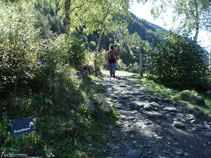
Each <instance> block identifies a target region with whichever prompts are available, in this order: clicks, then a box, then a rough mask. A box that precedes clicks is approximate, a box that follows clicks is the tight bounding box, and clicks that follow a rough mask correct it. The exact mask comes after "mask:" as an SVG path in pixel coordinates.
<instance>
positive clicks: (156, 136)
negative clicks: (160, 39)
mask: <svg viewBox="0 0 211 158" xmlns="http://www.w3.org/2000/svg"><path fill="white" fill-rule="evenodd" d="M102 84H103V85H105V86H106V87H107V93H108V96H109V97H110V98H111V99H112V100H113V102H114V106H115V107H116V109H117V111H118V113H119V116H120V118H121V121H117V122H116V123H117V124H118V126H119V128H113V127H111V133H110V134H109V142H108V143H107V145H108V152H107V153H106V154H105V158H177V157H178V158H180V157H187V158H210V157H211V128H210V126H211V122H210V121H207V120H199V119H197V118H195V116H194V115H193V114H190V113H185V112H184V110H183V109H182V108H181V107H179V106H176V105H172V104H170V103H167V101H166V99H165V98H161V97H160V98H157V99H156V101H153V100H152V96H151V95H150V94H147V92H145V91H144V90H143V89H142V87H140V86H139V85H138V84H137V83H135V81H133V76H132V75H128V74H127V75H121V76H119V77H118V74H117V77H116V78H110V77H107V76H106V77H104V78H103V80H102ZM153 98H155V97H153Z"/></svg>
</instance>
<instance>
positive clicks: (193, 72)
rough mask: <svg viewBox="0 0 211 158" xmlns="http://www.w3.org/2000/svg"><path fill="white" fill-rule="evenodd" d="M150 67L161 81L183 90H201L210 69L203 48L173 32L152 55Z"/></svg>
mask: <svg viewBox="0 0 211 158" xmlns="http://www.w3.org/2000/svg"><path fill="white" fill-rule="evenodd" d="M149 65H150V67H151V69H152V72H153V73H154V74H156V75H158V76H159V80H160V81H162V82H164V83H170V84H171V83H172V85H171V86H174V87H177V88H178V87H181V88H182V89H183V88H194V87H195V88H199V87H200V85H199V83H200V82H203V80H204V79H206V75H207V68H208V67H207V65H206V62H205V57H204V52H203V50H202V48H200V46H199V45H197V44H196V43H194V42H193V41H191V40H189V39H188V38H187V37H183V36H180V35H178V34H175V33H172V32H170V33H169V34H168V36H167V38H166V40H165V41H163V42H161V43H160V44H159V45H158V48H157V50H155V49H154V50H153V52H151V53H150V64H149Z"/></svg>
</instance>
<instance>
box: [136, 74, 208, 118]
mask: <svg viewBox="0 0 211 158" xmlns="http://www.w3.org/2000/svg"><path fill="white" fill-rule="evenodd" d="M135 78H136V80H137V82H138V83H139V84H140V85H141V87H142V88H143V89H144V91H146V92H149V93H150V94H153V95H154V96H156V97H161V98H165V99H166V100H167V101H169V102H170V103H173V104H176V105H183V106H187V107H188V108H193V107H197V108H198V109H199V110H200V111H201V112H203V113H204V114H206V115H210V114H211V97H210V96H208V95H207V94H204V93H203V94H200V93H198V92H196V91H195V90H191V91H189V93H188V94H185V95H184V93H182V91H180V90H175V89H171V88H168V87H166V86H164V85H162V84H160V83H156V82H155V81H154V80H153V79H151V78H149V76H147V75H144V77H140V76H139V75H138V74H137V75H136V77H135ZM190 95H194V96H203V97H204V99H205V103H206V106H203V107H202V106H199V105H197V104H196V103H195V102H193V101H192V100H190V99H189V96H190Z"/></svg>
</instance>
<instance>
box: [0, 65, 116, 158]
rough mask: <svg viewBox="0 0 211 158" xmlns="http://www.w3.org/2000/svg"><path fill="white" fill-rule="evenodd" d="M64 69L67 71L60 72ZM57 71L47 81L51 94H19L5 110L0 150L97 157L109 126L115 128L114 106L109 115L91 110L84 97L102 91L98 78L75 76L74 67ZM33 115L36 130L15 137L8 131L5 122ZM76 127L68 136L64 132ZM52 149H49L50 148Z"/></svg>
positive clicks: (84, 157) (104, 142)
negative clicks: (12, 105) (13, 105)
mask: <svg viewBox="0 0 211 158" xmlns="http://www.w3.org/2000/svg"><path fill="white" fill-rule="evenodd" d="M64 72H68V73H67V74H66V75H64ZM64 72H58V74H57V76H56V77H55V79H54V80H53V81H51V82H50V88H51V93H47V94H46V93H44V92H39V93H33V94H32V95H31V96H28V97H26V96H22V97H21V96H19V97H18V102H17V105H19V106H17V107H16V109H14V111H5V112H4V113H3V118H2V119H1V120H0V152H5V153H13V154H18V153H26V154H27V153H28V154H30V155H33V156H42V157H46V156H47V155H48V154H50V153H51V152H52V154H54V155H55V157H60V158H67V157H71V158H90V157H93V158H95V157H96V158H100V157H101V156H102V154H103V152H97V151H98V149H101V150H102V151H106V150H107V149H106V143H107V134H108V133H109V132H110V129H109V128H108V126H109V125H111V126H113V127H115V122H116V120H118V118H117V112H116V111H115V109H114V110H113V112H112V113H111V114H106V113H103V112H99V111H96V112H93V111H91V110H90V109H89V108H88V106H87V105H85V104H84V101H85V100H88V99H91V100H92V99H93V95H94V94H95V93H104V92H105V87H103V86H102V85H100V84H96V82H97V81H98V80H99V79H98V78H96V77H94V76H92V75H88V76H82V77H79V76H78V75H77V74H78V72H77V70H75V69H74V68H68V69H66V70H64ZM25 117H33V118H34V120H35V125H36V130H35V132H33V133H30V134H24V135H22V136H19V137H16V136H14V135H13V134H12V133H11V130H10V125H9V122H10V120H16V119H20V118H25ZM75 126H76V127H77V129H78V130H77V132H76V133H75V134H74V135H72V136H70V135H67V134H66V133H65V132H64V131H65V129H66V128H68V127H75ZM49 146H50V148H51V149H53V151H52V150H50V148H49Z"/></svg>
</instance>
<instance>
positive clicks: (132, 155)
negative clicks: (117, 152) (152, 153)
mask: <svg viewBox="0 0 211 158" xmlns="http://www.w3.org/2000/svg"><path fill="white" fill-rule="evenodd" d="M141 154H142V151H141V150H132V151H130V152H128V153H127V155H126V156H125V158H140V156H141Z"/></svg>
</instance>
